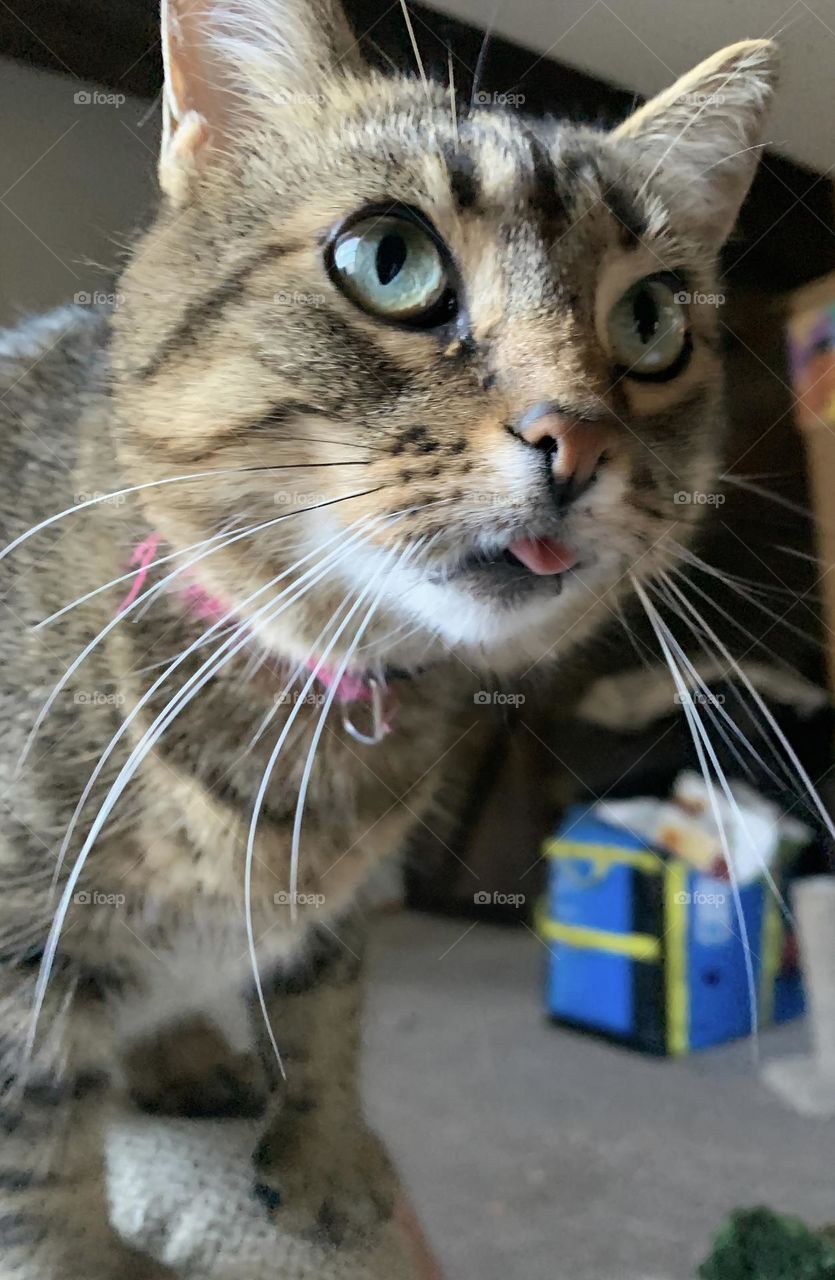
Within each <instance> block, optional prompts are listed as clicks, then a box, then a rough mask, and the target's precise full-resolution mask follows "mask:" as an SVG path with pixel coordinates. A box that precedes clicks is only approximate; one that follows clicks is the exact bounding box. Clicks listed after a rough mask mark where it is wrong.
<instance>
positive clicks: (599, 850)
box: [542, 840, 667, 876]
mask: <svg viewBox="0 0 835 1280" xmlns="http://www.w3.org/2000/svg"><path fill="white" fill-rule="evenodd" d="M542 852H543V853H544V854H545V857H546V858H581V859H583V860H584V861H585V862H597V863H604V864H605V865H606V866H613V865H618V866H623V867H637V868H638V869H639V870H640V871H648V872H649V873H650V874H651V875H656V876H658V875H661V874H662V873H663V872H664V871H665V870H666V867H667V862H666V860H665V859H664V858H662V857H661V856H660V854H657V853H650V852H649V850H645V851H644V850H641V849H622V848H620V846H619V845H616V844H586V843H585V842H584V841H582V840H546V841H545V844H544V845H543V849H542Z"/></svg>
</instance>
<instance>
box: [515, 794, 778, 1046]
mask: <svg viewBox="0 0 835 1280" xmlns="http://www.w3.org/2000/svg"><path fill="white" fill-rule="evenodd" d="M544 852H545V854H546V856H547V857H548V859H549V862H550V874H549V886H548V893H547V898H546V902H545V906H544V910H543V912H542V915H541V917H540V921H539V928H540V933H541V935H542V937H543V939H544V940H545V941H546V942H547V944H548V951H549V958H548V969H547V980H546V1002H547V1007H548V1010H549V1012H550V1014H551V1015H552V1016H553V1017H554V1018H555V1019H557V1020H558V1021H560V1022H563V1023H567V1024H569V1025H571V1026H575V1027H580V1028H582V1029H584V1030H586V1031H592V1032H596V1033H598V1034H601V1035H604V1036H607V1037H609V1038H611V1039H614V1040H617V1041H618V1042H620V1043H623V1044H627V1045H631V1046H633V1047H634V1048H637V1049H641V1050H643V1051H644V1052H647V1053H655V1054H673V1055H681V1054H686V1053H690V1052H691V1051H693V1050H697V1049H706V1048H708V1047H709V1046H710V1045H715V1044H722V1043H723V1042H724V1041H726V1040H733V1039H736V1038H737V1037H739V1036H745V1035H748V1034H749V1033H750V1032H751V1030H752V1024H753V1018H752V1010H751V1000H750V992H749V982H748V975H747V970H746V959H745V946H744V944H743V940H742V939H743V932H742V928H741V926H740V923H739V917H738V909H739V910H741V913H742V918H743V920H744V922H745V928H746V930H747V936H748V947H749V951H750V959H751V965H752V967H753V975H754V987H755V990H756V992H757V1010H756V1018H757V1024H758V1025H759V1026H760V1027H763V1026H768V1025H769V1024H771V1023H776V1022H785V1021H787V1020H788V1019H790V1018H794V1017H797V1016H798V1015H799V1014H800V1013H802V1012H803V990H802V984H801V979H800V973H799V970H798V967H797V963H796V960H794V959H793V950H794V949H793V947H792V942H793V939H792V938H791V936H790V934H789V932H788V930H787V927H786V924H785V922H784V920H783V917H782V915H781V913H780V908H779V904H778V903H777V902H776V901H775V897H774V894H773V892H772V891H771V889H770V888H769V886H768V884H767V883H766V882H765V880H757V881H754V882H752V883H750V884H747V885H745V886H744V887H743V888H742V889H741V890H740V894H739V904H737V903H736V901H735V899H734V895H733V891H732V889H731V886H730V885H729V884H728V883H727V882H726V881H724V880H717V879H714V878H713V877H711V876H707V875H702V874H700V873H699V872H697V871H694V870H692V869H691V868H690V867H688V865H687V864H686V863H685V862H682V861H681V860H680V859H678V858H675V857H671V856H667V855H666V854H664V853H659V852H658V851H657V850H655V849H652V848H650V847H649V846H648V845H646V844H644V843H642V841H641V840H640V839H639V838H638V837H637V836H634V835H633V834H632V833H631V832H629V831H626V830H623V829H621V828H620V827H614V826H611V825H609V824H608V823H605V822H602V821H601V820H600V819H599V818H597V817H595V816H594V814H593V813H592V812H590V811H589V810H587V809H584V808H581V807H575V808H573V809H570V810H569V811H568V813H567V814H566V816H565V821H564V823H563V826H562V828H561V830H560V832H559V833H558V834H557V836H556V837H555V838H554V839H551V840H549V841H547V842H546V845H545V849H544Z"/></svg>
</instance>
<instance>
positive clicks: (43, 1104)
mask: <svg viewBox="0 0 835 1280" xmlns="http://www.w3.org/2000/svg"><path fill="white" fill-rule="evenodd" d="M75 988H76V982H75V979H74V978H73V977H72V976H71V975H69V974H68V973H67V972H66V971H63V972H57V973H55V974H54V975H53V979H52V981H51V983H50V987H49V990H48V994H47V999H46V1002H45V1004H44V1008H43V1010H42V1013H41V1019H40V1029H41V1030H40V1035H39V1037H38V1043H37V1045H36V1048H35V1051H34V1053H33V1055H32V1057H31V1060H29V1061H28V1063H27V1062H26V1061H25V1055H24V1045H25V1038H26V1032H27V1028H28V1026H29V1017H30V1014H31V1009H32V1002H33V994H34V974H32V973H30V972H22V971H20V970H18V969H13V968H5V967H3V966H0V1033H2V1034H0V1055H1V1056H0V1065H2V1086H3V1087H2V1090H0V1276H2V1277H3V1280H170V1277H171V1273H170V1272H169V1271H168V1270H166V1269H165V1268H164V1267H161V1266H159V1265H158V1264H156V1263H154V1262H152V1261H151V1260H150V1259H148V1258H145V1257H144V1256H141V1255H139V1254H136V1253H134V1252H133V1251H132V1250H130V1249H128V1248H127V1246H126V1245H125V1244H123V1243H122V1241H121V1239H120V1238H119V1237H118V1236H117V1235H116V1233H115V1231H114V1230H113V1229H112V1227H111V1226H110V1222H109V1220H108V1212H107V1197H106V1192H105V1181H104V1165H103V1156H102V1131H103V1124H104V1123H105V1121H106V1117H107V1116H108V1113H109V1112H110V1110H111V1105H112V1091H111V1086H110V1054H109V1049H108V1042H109V1034H108V1031H107V1027H106V1025H105V1021H104V1019H103V1017H102V1008H101V1006H100V1004H99V1003H98V1001H97V1000H96V999H95V998H92V999H87V998H86V997H84V996H81V995H79V994H78V992H77V990H76V989H75Z"/></svg>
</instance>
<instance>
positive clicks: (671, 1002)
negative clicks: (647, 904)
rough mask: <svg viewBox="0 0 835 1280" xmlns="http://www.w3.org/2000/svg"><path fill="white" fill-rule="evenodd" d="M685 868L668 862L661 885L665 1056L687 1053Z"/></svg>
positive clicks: (687, 994)
mask: <svg viewBox="0 0 835 1280" xmlns="http://www.w3.org/2000/svg"><path fill="white" fill-rule="evenodd" d="M687 877H688V868H687V867H685V866H683V865H681V864H679V863H677V862H675V861H673V860H671V861H670V863H669V865H668V870H667V877H666V879H665V881H664V922H665V925H666V928H665V934H664V947H665V952H666V958H667V972H666V975H665V987H666V990H667V1052H668V1053H671V1054H676V1055H681V1054H685V1053H687V1052H688V1051H689V1049H690V991H689V988H688V985H687V903H688V902H689V900H690V895H689V893H688V892H687Z"/></svg>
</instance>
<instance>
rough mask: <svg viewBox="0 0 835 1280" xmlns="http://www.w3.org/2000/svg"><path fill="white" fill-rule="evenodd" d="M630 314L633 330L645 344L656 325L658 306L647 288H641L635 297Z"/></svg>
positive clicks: (653, 332) (652, 334)
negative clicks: (632, 319) (633, 324)
mask: <svg viewBox="0 0 835 1280" xmlns="http://www.w3.org/2000/svg"><path fill="white" fill-rule="evenodd" d="M632 314H633V316H634V319H635V331H636V333H637V334H638V337H639V338H640V339H641V342H643V343H645V344H646V343H647V342H649V341H650V339H651V338H652V337H653V336H654V335H655V330H656V329H657V327H658V308H657V306H656V305H655V299H654V298H653V296H652V294H651V293H650V292H649V290H648V289H642V290H641V292H640V293H639V294H638V295H637V297H636V298H635V301H634V303H633V306H632Z"/></svg>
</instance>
